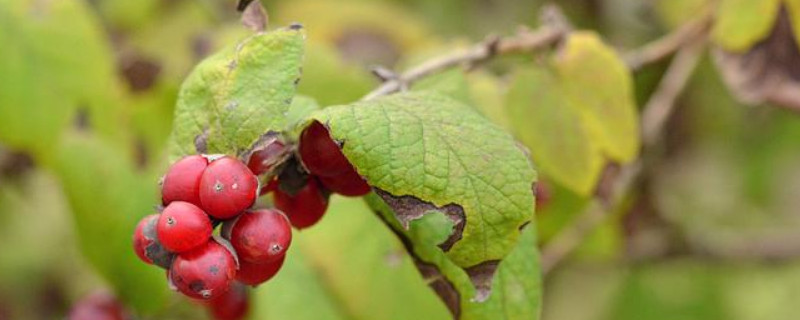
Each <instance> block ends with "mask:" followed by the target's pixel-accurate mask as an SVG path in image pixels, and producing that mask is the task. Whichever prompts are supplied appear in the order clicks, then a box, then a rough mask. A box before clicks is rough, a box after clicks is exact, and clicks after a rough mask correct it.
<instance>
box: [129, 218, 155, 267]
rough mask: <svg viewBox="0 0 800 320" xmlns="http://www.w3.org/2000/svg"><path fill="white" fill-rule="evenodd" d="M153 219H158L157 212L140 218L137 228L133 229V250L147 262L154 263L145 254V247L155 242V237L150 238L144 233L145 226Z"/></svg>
mask: <svg viewBox="0 0 800 320" xmlns="http://www.w3.org/2000/svg"><path fill="white" fill-rule="evenodd" d="M152 220H156V221H157V220H158V215H157V214H151V215H149V216H146V217H144V218H142V220H139V223H138V224H137V225H136V230H134V231H133V251H134V252H136V255H137V256H138V257H139V259H141V260H142V261H144V262H145V263H147V264H153V260H151V259H150V258H148V257H147V255H146V254H145V249H146V248H147V246H149V245H151V244H153V241H154V240H155V239H152V238H149V237H147V236H145V234H144V228H145V226H147V225H148V224H149V223H151V222H152Z"/></svg>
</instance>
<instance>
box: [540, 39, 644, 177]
mask: <svg viewBox="0 0 800 320" xmlns="http://www.w3.org/2000/svg"><path fill="white" fill-rule="evenodd" d="M555 68H556V70H557V72H558V76H559V80H560V82H561V85H562V86H563V88H564V94H566V96H565V98H566V99H567V100H568V102H569V103H570V105H572V106H573V107H575V108H576V109H577V110H578V112H579V113H580V114H581V117H582V118H583V121H584V124H585V125H586V128H587V129H588V132H589V133H590V134H591V136H592V137H593V138H594V139H597V142H598V146H600V148H601V150H602V151H603V153H605V154H606V155H607V156H608V157H609V158H611V159H614V160H617V161H620V162H623V163H624V162H629V161H631V160H633V159H634V158H636V155H637V154H638V151H639V123H638V114H637V112H636V105H635V103H634V100H633V79H632V78H631V74H630V71H629V70H628V68H627V67H626V66H625V64H624V63H623V62H622V60H621V59H620V58H619V56H617V54H616V53H615V51H614V49H612V48H610V47H608V46H607V45H605V44H604V43H603V41H602V40H601V39H600V37H599V36H598V35H597V34H595V33H593V32H575V33H572V34H571V35H570V36H569V38H567V42H566V44H565V45H564V47H563V49H562V51H561V52H559V54H558V56H557V58H556V60H555Z"/></svg>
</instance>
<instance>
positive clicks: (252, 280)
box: [236, 255, 286, 286]
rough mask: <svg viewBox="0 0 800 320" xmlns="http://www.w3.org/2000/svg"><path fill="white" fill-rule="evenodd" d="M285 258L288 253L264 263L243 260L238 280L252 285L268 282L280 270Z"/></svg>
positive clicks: (237, 276) (237, 273) (237, 275)
mask: <svg viewBox="0 0 800 320" xmlns="http://www.w3.org/2000/svg"><path fill="white" fill-rule="evenodd" d="M285 258H286V255H283V256H281V257H280V258H278V259H277V260H275V261H272V262H268V263H262V264H256V263H250V262H245V261H242V262H241V264H240V265H239V270H238V271H237V272H236V280H238V281H239V282H241V283H244V284H247V285H251V286H257V285H259V284H262V283H264V282H267V281H268V280H269V279H272V277H274V276H275V275H276V274H277V273H278V271H280V269H281V267H282V266H283V261H284V260H285Z"/></svg>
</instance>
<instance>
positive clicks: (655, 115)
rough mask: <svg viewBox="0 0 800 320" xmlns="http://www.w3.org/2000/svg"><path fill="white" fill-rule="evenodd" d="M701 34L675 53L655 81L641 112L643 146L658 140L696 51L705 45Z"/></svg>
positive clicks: (691, 65) (691, 69) (696, 57)
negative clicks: (656, 85)
mask: <svg viewBox="0 0 800 320" xmlns="http://www.w3.org/2000/svg"><path fill="white" fill-rule="evenodd" d="M704 39H705V38H701V39H698V40H696V41H694V42H691V43H688V44H687V45H686V46H685V47H683V48H682V49H681V50H680V51H678V54H677V55H676V56H675V60H673V61H672V64H670V66H669V69H667V72H666V74H664V77H663V78H661V82H659V84H658V88H657V89H656V92H655V93H653V95H652V96H650V100H648V101H647V104H646V105H645V107H644V111H643V112H642V122H641V127H642V142H643V144H644V145H645V147H647V146H652V145H653V144H655V143H656V142H657V140H658V137H659V136H660V133H661V131H662V129H663V127H664V123H665V122H666V121H667V118H669V115H670V114H672V110H673V108H674V107H675V100H676V99H677V98H678V95H679V94H680V93H681V92H682V91H683V89H684V87H685V86H686V84H687V82H688V81H689V77H690V76H691V75H692V71H693V70H694V69H695V67H696V66H697V62H698V60H699V59H700V54H701V53H702V52H703V49H704V48H705V41H704Z"/></svg>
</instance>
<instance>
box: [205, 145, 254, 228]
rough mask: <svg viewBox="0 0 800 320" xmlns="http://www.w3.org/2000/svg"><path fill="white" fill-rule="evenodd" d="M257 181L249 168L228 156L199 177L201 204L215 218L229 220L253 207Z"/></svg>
mask: <svg viewBox="0 0 800 320" xmlns="http://www.w3.org/2000/svg"><path fill="white" fill-rule="evenodd" d="M257 194H258V179H257V178H256V176H255V175H253V172H251V171H250V169H248V168H247V166H245V165H244V164H242V163H241V162H239V160H236V159H234V158H231V157H228V156H225V157H222V158H220V159H217V160H214V161H213V162H211V163H210V164H209V165H208V167H207V168H206V171H205V172H203V177H202V178H200V202H201V203H202V204H203V205H202V207H203V209H205V210H206V212H207V213H208V214H209V215H211V216H212V217H214V218H217V219H222V220H225V219H230V218H233V217H235V216H236V215H238V214H239V213H241V212H242V211H244V210H245V209H247V208H249V207H250V206H252V205H253V202H255V200H256V195H257Z"/></svg>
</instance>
